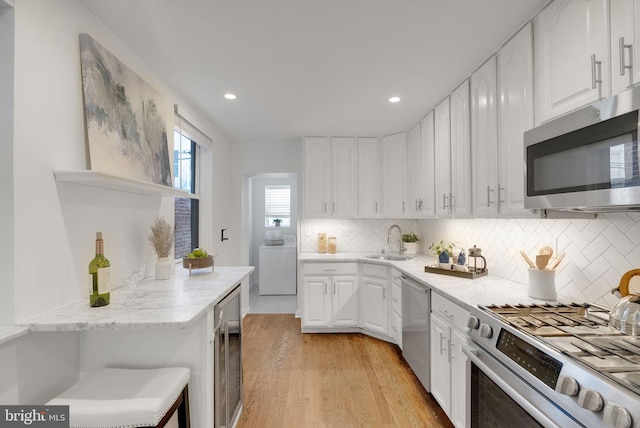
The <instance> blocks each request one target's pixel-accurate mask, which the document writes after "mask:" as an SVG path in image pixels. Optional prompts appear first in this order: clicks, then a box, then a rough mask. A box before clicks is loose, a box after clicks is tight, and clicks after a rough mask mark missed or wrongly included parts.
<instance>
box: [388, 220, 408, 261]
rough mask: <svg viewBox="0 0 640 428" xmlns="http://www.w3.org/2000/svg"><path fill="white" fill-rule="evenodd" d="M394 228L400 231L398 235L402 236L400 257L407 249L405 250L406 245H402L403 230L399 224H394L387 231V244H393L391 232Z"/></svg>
mask: <svg viewBox="0 0 640 428" xmlns="http://www.w3.org/2000/svg"><path fill="white" fill-rule="evenodd" d="M393 228H396V229H398V234H399V235H400V255H403V254H404V252H405V251H406V250H407V249H406V248H404V245H403V244H402V230H401V229H400V226H398V225H397V224H392V225H391V226H389V229H387V244H391V230H392V229H393Z"/></svg>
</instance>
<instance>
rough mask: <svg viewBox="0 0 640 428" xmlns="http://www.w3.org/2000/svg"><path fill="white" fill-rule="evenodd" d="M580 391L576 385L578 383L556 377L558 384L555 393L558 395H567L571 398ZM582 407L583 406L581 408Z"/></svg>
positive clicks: (570, 378)
mask: <svg viewBox="0 0 640 428" xmlns="http://www.w3.org/2000/svg"><path fill="white" fill-rule="evenodd" d="M579 390H580V385H578V381H576V380H575V379H574V378H572V377H569V376H563V375H560V376H558V382H557V383H556V391H557V392H559V393H560V394H564V395H568V396H569V397H573V396H575V395H577V394H578V391H579ZM583 407H584V406H583Z"/></svg>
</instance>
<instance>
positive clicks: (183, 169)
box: [173, 130, 198, 259]
mask: <svg viewBox="0 0 640 428" xmlns="http://www.w3.org/2000/svg"><path fill="white" fill-rule="evenodd" d="M173 145H174V148H173V175H174V177H173V187H175V188H176V189H181V190H184V191H186V192H189V193H195V186H196V177H195V172H196V149H197V144H196V143H195V142H194V141H192V140H191V139H189V138H187V137H186V136H184V135H182V134H181V133H180V131H179V130H175V131H174V137H173ZM197 247H198V200H197V199H190V198H175V239H174V255H175V258H176V259H181V258H183V257H184V256H186V255H187V254H188V253H190V252H191V250H193V249H194V248H197Z"/></svg>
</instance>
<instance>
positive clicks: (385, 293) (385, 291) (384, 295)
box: [382, 288, 387, 300]
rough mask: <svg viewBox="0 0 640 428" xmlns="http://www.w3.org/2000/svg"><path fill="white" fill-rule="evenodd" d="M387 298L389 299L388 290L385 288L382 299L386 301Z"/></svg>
mask: <svg viewBox="0 0 640 428" xmlns="http://www.w3.org/2000/svg"><path fill="white" fill-rule="evenodd" d="M386 298H387V289H386V288H383V289H382V299H383V300H384V299H386Z"/></svg>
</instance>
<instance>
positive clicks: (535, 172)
mask: <svg viewBox="0 0 640 428" xmlns="http://www.w3.org/2000/svg"><path fill="white" fill-rule="evenodd" d="M639 108H640V87H634V88H631V89H629V90H627V91H625V92H623V93H621V94H618V95H616V96H613V97H610V98H606V99H602V100H600V101H598V102H596V103H594V104H592V105H590V106H587V107H583V108H581V109H579V110H576V111H574V112H573V113H569V114H567V115H566V116H562V117H559V118H557V119H554V120H552V121H550V122H547V123H545V124H543V125H541V126H539V127H536V128H533V129H531V130H529V131H527V132H525V134H524V145H525V147H524V152H525V180H524V181H525V203H524V204H525V208H528V209H551V210H569V211H585V212H607V211H628V210H640V165H639V162H638V126H639V122H638V109H639Z"/></svg>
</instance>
